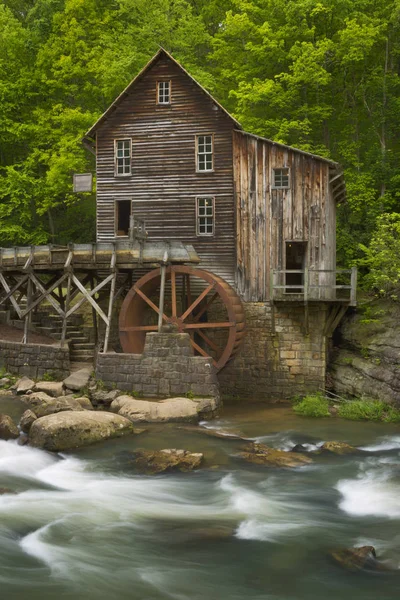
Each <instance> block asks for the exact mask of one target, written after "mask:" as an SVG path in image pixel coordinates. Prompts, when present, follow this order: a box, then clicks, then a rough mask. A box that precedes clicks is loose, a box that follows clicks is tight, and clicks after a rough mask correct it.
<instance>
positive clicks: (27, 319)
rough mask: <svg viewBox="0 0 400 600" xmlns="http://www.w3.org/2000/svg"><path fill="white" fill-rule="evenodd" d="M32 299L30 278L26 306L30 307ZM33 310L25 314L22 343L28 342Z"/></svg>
mask: <svg viewBox="0 0 400 600" xmlns="http://www.w3.org/2000/svg"><path fill="white" fill-rule="evenodd" d="M31 301H32V281H31V279H28V292H27V297H26V306H27V307H28V306H29V304H30V303H31ZM31 314H32V313H31V312H29V313H26V315H25V323H24V337H23V338H22V343H23V344H27V343H28V333H29V325H30V321H31Z"/></svg>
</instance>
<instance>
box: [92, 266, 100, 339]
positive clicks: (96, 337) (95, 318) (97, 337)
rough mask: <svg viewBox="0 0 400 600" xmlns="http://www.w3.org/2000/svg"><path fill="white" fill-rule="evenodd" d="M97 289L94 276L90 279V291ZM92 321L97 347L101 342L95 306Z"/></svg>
mask: <svg viewBox="0 0 400 600" xmlns="http://www.w3.org/2000/svg"><path fill="white" fill-rule="evenodd" d="M95 287H96V286H95V284H94V277H93V275H92V276H91V277H90V290H91V291H92V292H93V290H94V288H95ZM92 321H93V332H94V343H95V346H97V344H98V342H99V332H98V327H97V312H96V310H95V309H94V307H93V306H92Z"/></svg>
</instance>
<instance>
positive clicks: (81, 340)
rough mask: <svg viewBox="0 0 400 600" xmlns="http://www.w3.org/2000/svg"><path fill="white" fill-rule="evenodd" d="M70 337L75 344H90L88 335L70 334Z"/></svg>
mask: <svg viewBox="0 0 400 600" xmlns="http://www.w3.org/2000/svg"><path fill="white" fill-rule="evenodd" d="M68 339H69V341H70V342H72V343H73V344H81V343H82V344H88V343H89V341H90V340H89V338H88V336H87V335H85V336H84V335H80V336H76V337H75V336H70V335H69V336H68Z"/></svg>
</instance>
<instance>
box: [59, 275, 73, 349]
mask: <svg viewBox="0 0 400 600" xmlns="http://www.w3.org/2000/svg"><path fill="white" fill-rule="evenodd" d="M71 286H72V273H68V282H67V295H66V297H65V306H64V319H63V324H62V330H61V346H64V344H65V338H66V336H67V319H68V310H69V304H70V302H71Z"/></svg>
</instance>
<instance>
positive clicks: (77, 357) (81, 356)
mask: <svg viewBox="0 0 400 600" xmlns="http://www.w3.org/2000/svg"><path fill="white" fill-rule="evenodd" d="M93 359H94V354H93V353H91V352H84V351H83V350H81V351H80V352H77V353H73V354H72V353H71V354H70V360H72V361H74V362H80V361H83V360H91V361H93Z"/></svg>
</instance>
